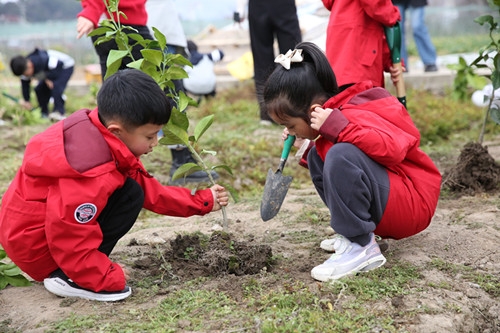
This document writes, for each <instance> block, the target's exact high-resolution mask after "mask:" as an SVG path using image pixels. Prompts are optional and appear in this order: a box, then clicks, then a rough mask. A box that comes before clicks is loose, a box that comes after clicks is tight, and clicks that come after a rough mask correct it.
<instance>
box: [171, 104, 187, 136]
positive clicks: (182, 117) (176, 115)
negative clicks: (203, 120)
mask: <svg viewBox="0 0 500 333" xmlns="http://www.w3.org/2000/svg"><path fill="white" fill-rule="evenodd" d="M170 124H172V125H175V126H178V127H180V128H182V129H183V130H184V131H185V132H187V131H188V128H189V119H188V117H187V115H186V113H185V112H181V111H179V110H178V109H177V108H172V114H171V115H170V120H169V122H168V124H167V127H168V126H169V125H170Z"/></svg>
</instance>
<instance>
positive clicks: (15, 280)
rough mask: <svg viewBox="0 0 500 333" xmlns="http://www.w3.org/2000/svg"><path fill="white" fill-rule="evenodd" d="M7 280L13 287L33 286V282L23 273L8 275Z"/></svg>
mask: <svg viewBox="0 0 500 333" xmlns="http://www.w3.org/2000/svg"><path fill="white" fill-rule="evenodd" d="M5 280H6V281H7V283H8V284H10V285H11V286H13V287H28V286H31V282H30V281H29V280H28V279H27V278H25V277H24V276H23V275H16V276H6V277H5Z"/></svg>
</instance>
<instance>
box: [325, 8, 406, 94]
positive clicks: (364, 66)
mask: <svg viewBox="0 0 500 333" xmlns="http://www.w3.org/2000/svg"><path fill="white" fill-rule="evenodd" d="M322 1H323V5H324V6H325V8H326V9H328V10H329V11H330V18H329V22H328V28H327V31H326V56H327V58H328V62H329V63H330V65H331V66H332V69H333V71H334V72H335V76H336V79H337V83H338V85H339V87H340V88H341V89H342V88H343V87H344V86H347V85H351V84H354V83H358V82H361V81H365V80H370V81H372V83H373V85H375V86H377V87H384V86H385V82H384V81H385V80H384V71H387V72H391V76H392V77H393V78H394V77H396V76H397V73H395V72H393V71H394V70H395V69H394V68H391V67H392V60H391V56H390V50H389V46H388V45H387V40H386V38H385V31H384V26H388V27H390V26H393V25H394V24H396V22H398V21H399V20H400V19H401V16H400V14H399V10H398V8H397V7H396V6H394V5H393V4H392V3H391V0H355V1H353V0H322ZM393 81H394V80H393Z"/></svg>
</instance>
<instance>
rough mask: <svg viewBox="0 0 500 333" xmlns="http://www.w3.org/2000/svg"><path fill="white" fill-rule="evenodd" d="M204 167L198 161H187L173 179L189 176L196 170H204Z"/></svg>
mask: <svg viewBox="0 0 500 333" xmlns="http://www.w3.org/2000/svg"><path fill="white" fill-rule="evenodd" d="M202 170H203V169H202V168H201V167H200V166H199V165H198V164H196V163H185V164H183V165H181V166H180V167H179V168H178V169H177V170H176V171H175V172H174V174H173V175H172V180H177V179H179V178H183V177H187V176H189V175H190V174H192V173H194V172H196V171H202Z"/></svg>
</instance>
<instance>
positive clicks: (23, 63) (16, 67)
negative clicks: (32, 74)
mask: <svg viewBox="0 0 500 333" xmlns="http://www.w3.org/2000/svg"><path fill="white" fill-rule="evenodd" d="M27 64H28V59H26V57H23V56H22V55H18V56H15V57H14V58H12V59H11V60H10V69H11V70H12V73H14V75H15V76H21V75H23V73H24V71H25V70H26V67H27Z"/></svg>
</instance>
